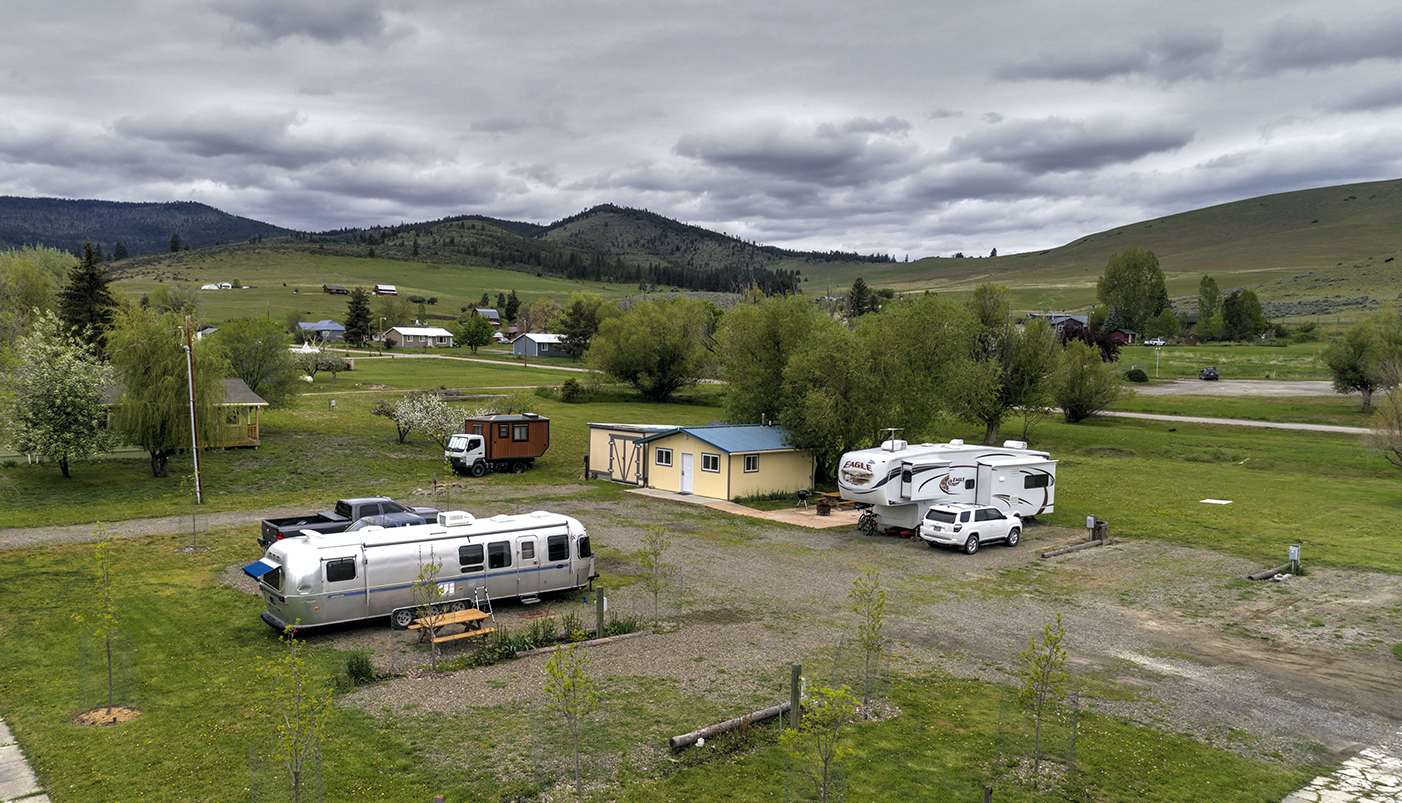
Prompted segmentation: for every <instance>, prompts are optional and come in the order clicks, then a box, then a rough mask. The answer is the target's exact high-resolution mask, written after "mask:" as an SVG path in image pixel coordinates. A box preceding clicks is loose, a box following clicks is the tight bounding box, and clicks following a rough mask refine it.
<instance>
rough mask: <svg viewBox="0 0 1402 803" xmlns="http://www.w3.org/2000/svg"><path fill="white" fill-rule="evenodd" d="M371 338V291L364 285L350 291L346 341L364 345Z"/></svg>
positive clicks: (347, 303) (347, 304)
mask: <svg viewBox="0 0 1402 803" xmlns="http://www.w3.org/2000/svg"><path fill="white" fill-rule="evenodd" d="M369 340H370V293H369V291H367V290H366V289H365V288H364V287H357V288H355V289H353V290H351V292H350V300H349V301H347V302H346V342H347V343H353V344H355V345H357V346H363V345H365V343H366V342H367V341H369Z"/></svg>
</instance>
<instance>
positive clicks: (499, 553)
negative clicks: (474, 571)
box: [487, 541, 511, 569]
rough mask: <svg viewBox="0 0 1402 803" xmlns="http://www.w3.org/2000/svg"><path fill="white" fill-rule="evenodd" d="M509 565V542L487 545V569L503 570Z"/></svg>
mask: <svg viewBox="0 0 1402 803" xmlns="http://www.w3.org/2000/svg"><path fill="white" fill-rule="evenodd" d="M510 565H511V542H510V541H497V542H496V543H494V544H487V568H488V569H505V568H506V567H508V566H510Z"/></svg>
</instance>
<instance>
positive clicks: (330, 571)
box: [326, 558, 355, 583]
mask: <svg viewBox="0 0 1402 803" xmlns="http://www.w3.org/2000/svg"><path fill="white" fill-rule="evenodd" d="M354 579H355V558H337V559H336V560H328V561H326V582H328V583H340V582H344V581H346V580H354Z"/></svg>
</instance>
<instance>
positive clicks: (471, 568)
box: [458, 544, 482, 573]
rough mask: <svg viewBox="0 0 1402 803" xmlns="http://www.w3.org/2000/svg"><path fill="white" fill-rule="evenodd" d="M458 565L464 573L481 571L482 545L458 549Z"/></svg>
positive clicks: (470, 545) (469, 545)
mask: <svg viewBox="0 0 1402 803" xmlns="http://www.w3.org/2000/svg"><path fill="white" fill-rule="evenodd" d="M458 565H459V566H461V567H462V570H463V572H464V573H466V572H480V571H482V545H481V544H468V545H467V546H460V547H458Z"/></svg>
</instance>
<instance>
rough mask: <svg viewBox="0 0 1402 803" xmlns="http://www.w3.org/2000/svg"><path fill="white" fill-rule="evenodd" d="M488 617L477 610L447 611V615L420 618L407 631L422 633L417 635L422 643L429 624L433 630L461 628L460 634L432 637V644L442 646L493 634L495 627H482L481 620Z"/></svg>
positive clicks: (488, 615) (488, 616) (440, 614)
mask: <svg viewBox="0 0 1402 803" xmlns="http://www.w3.org/2000/svg"><path fill="white" fill-rule="evenodd" d="M490 616H491V614H488V613H485V612H483V611H481V610H478V609H477V608H467V609H464V610H461V611H448V612H447V613H438V614H432V615H430V616H421V617H419V618H418V619H415V620H414V621H413V623H412V624H410V625H409V629H410V630H419V631H422V632H421V633H419V641H423V637H424V636H425V635H426V634H427V633H428V627H429V624H430V622H431V623H432V624H433V626H434V627H435V628H442V627H447V626H448V625H462V626H463V631H462V632H461V633H453V634H451V635H446V636H434V638H433V643H434V644H442V643H444V642H448V641H456V640H458V639H464V638H472V637H474V636H485V635H487V634H488V633H495V632H496V628H495V627H482V622H483V620H485V619H488V618H490Z"/></svg>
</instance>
